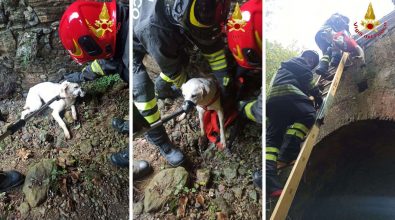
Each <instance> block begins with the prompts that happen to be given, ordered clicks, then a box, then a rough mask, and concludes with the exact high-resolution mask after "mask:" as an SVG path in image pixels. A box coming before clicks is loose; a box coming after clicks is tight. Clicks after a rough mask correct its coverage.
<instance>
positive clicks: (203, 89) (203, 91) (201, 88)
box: [200, 85, 208, 97]
mask: <svg viewBox="0 0 395 220" xmlns="http://www.w3.org/2000/svg"><path fill="white" fill-rule="evenodd" d="M200 90H201V91H200V94H202V97H206V95H207V94H208V92H207V89H206V86H204V85H202V86H200Z"/></svg>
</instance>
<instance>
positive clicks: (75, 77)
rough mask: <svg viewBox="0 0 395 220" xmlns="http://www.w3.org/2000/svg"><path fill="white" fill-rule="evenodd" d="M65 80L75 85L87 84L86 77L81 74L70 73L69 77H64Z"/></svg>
mask: <svg viewBox="0 0 395 220" xmlns="http://www.w3.org/2000/svg"><path fill="white" fill-rule="evenodd" d="M63 78H64V79H65V80H67V81H69V82H73V83H81V82H85V79H84V76H83V75H82V73H81V72H75V73H70V74H67V75H64V76H63Z"/></svg>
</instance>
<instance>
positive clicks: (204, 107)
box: [203, 85, 221, 110]
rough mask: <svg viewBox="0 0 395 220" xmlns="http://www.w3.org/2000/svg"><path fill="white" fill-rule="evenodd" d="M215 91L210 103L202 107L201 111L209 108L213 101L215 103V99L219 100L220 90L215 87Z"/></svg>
mask: <svg viewBox="0 0 395 220" xmlns="http://www.w3.org/2000/svg"><path fill="white" fill-rule="evenodd" d="M216 89H217V91H215V95H214V97H213V99H211V101H210V102H209V103H208V104H206V105H205V106H203V109H204V110H207V107H208V106H210V105H211V104H213V103H214V102H215V101H217V99H218V98H219V96H220V90H221V89H220V88H219V86H218V85H217V88H216Z"/></svg>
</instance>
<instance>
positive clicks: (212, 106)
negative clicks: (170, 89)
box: [181, 78, 226, 149]
mask: <svg viewBox="0 0 395 220" xmlns="http://www.w3.org/2000/svg"><path fill="white" fill-rule="evenodd" d="M181 90H182V94H183V96H184V99H185V100H189V101H192V102H193V103H195V104H196V109H197V110H198V112H199V122H200V135H201V136H204V135H205V130H204V123H203V114H204V112H205V111H206V110H214V111H216V112H217V114H218V119H219V125H220V138H221V140H220V142H221V144H222V146H223V148H224V149H225V148H226V139H225V129H224V111H223V109H222V106H221V99H220V88H219V87H218V85H217V83H216V81H215V80H214V79H209V78H193V79H190V80H188V82H186V83H184V84H183V85H182V86H181Z"/></svg>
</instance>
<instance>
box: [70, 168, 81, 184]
mask: <svg viewBox="0 0 395 220" xmlns="http://www.w3.org/2000/svg"><path fill="white" fill-rule="evenodd" d="M80 175H81V172H80V171H71V173H70V178H71V181H72V182H73V184H76V183H77V182H78V180H79V179H80Z"/></svg>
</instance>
